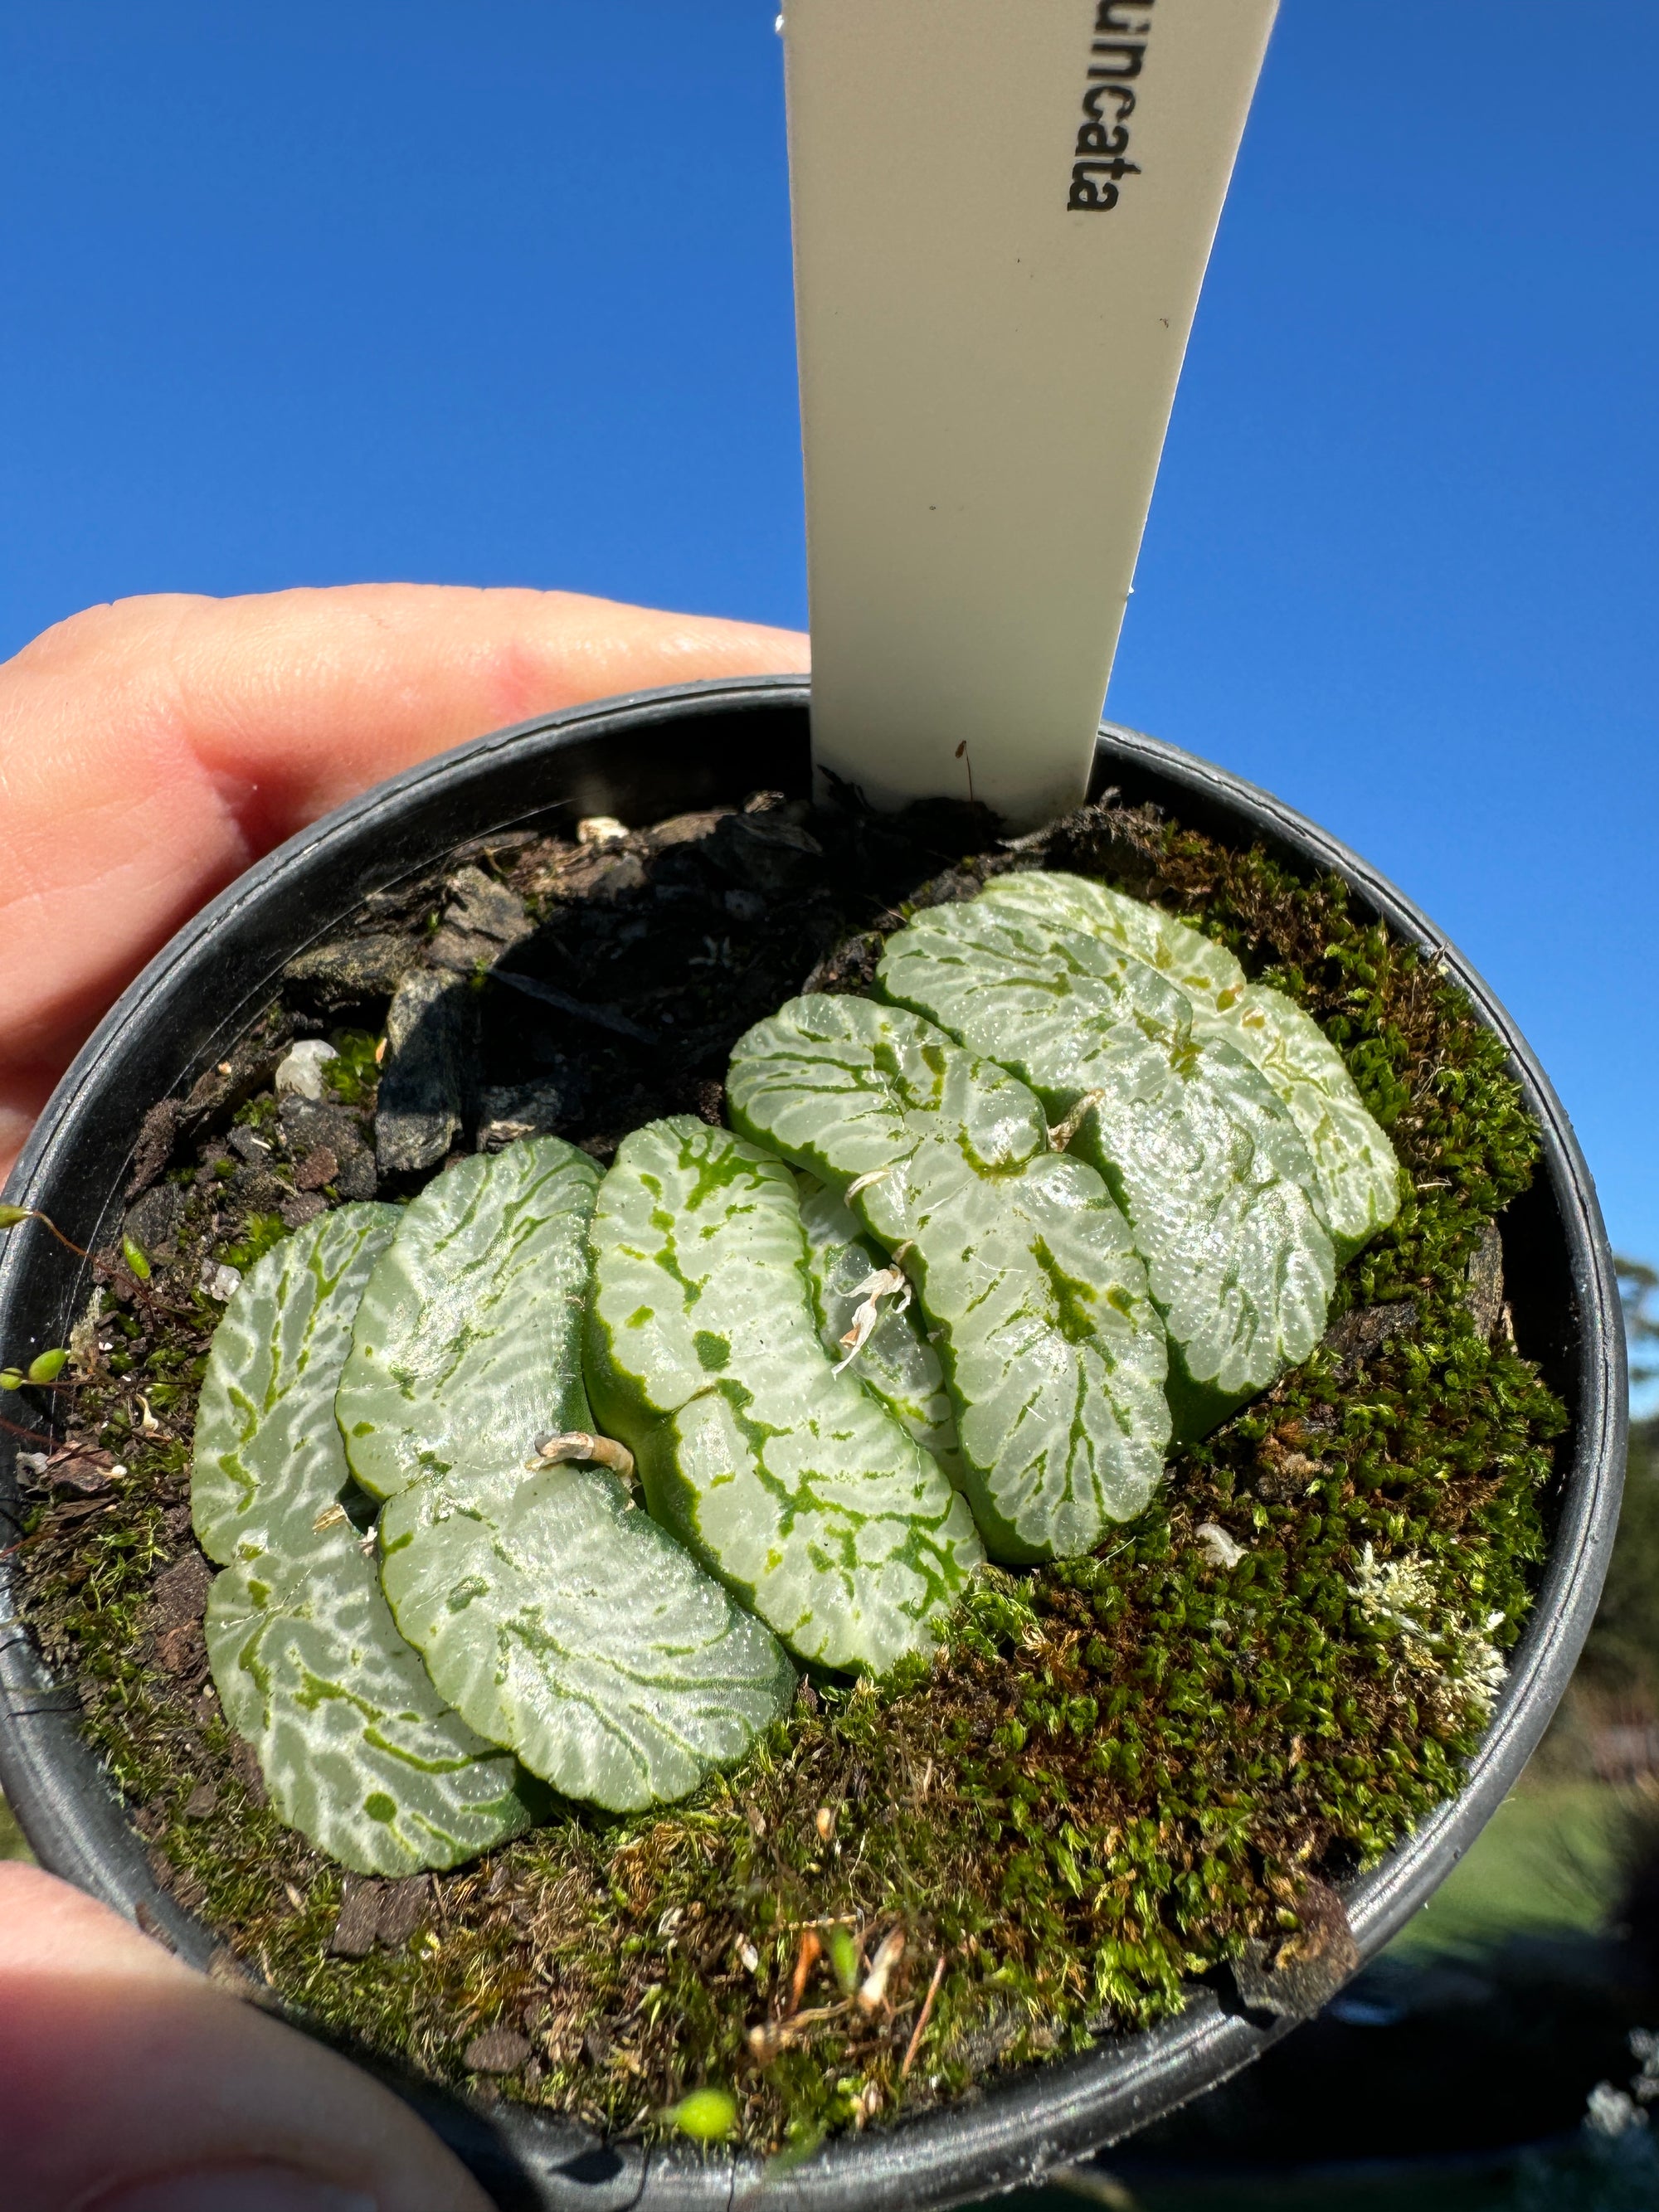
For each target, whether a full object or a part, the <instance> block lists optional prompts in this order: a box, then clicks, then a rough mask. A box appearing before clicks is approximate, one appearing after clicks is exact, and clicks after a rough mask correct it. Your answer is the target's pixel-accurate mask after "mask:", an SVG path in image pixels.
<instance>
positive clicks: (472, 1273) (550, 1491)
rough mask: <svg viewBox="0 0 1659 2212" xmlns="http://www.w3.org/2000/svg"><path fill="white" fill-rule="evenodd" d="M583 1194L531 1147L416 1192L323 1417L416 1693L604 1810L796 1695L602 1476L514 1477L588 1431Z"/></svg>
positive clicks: (555, 1149) (762, 1638)
mask: <svg viewBox="0 0 1659 2212" xmlns="http://www.w3.org/2000/svg"><path fill="white" fill-rule="evenodd" d="M598 1185H599V1170H598V1169H597V1168H596V1167H595V1166H594V1164H593V1163H592V1160H591V1159H589V1158H588V1157H587V1155H586V1153H584V1152H577V1151H576V1150H575V1149H574V1147H573V1146H569V1145H567V1144H564V1143H562V1141H561V1140H560V1139H558V1138H557V1137H543V1138H538V1139H532V1140H530V1141H526V1142H522V1143H520V1144H515V1145H509V1146H507V1148H506V1149H505V1150H504V1151H502V1152H499V1153H497V1154H495V1156H494V1157H493V1158H478V1159H471V1160H465V1161H463V1162H461V1163H460V1164H459V1165H457V1166H455V1167H453V1168H450V1169H448V1170H446V1171H445V1173H444V1174H442V1175H441V1176H437V1177H436V1178H435V1181H433V1182H430V1183H428V1185H427V1188H425V1190H424V1191H422V1194H421V1195H420V1196H419V1197H418V1198H417V1199H416V1200H415V1201H414V1203H413V1204H412V1205H411V1206H409V1208H408V1209H407V1211H406V1212H404V1213H403V1215H402V1216H401V1217H400V1218H399V1220H398V1231H397V1234H396V1236H395V1237H394V1238H393V1239H392V1243H391V1244H390V1245H389V1246H388V1247H387V1248H386V1251H385V1252H384V1253H383V1254H382V1255H381V1257H380V1260H379V1261H377V1262H376V1264H375V1267H374V1273H373V1274H372V1275H371V1276H370V1277H369V1281H368V1290H367V1291H366V1292H365V1293H364V1297H363V1302H362V1306H361V1307H360V1308H359V1310H358V1315H357V1321H356V1328H355V1330H354V1334H353V1343H352V1350H351V1355H350V1358H349V1359H348V1361H347V1363H346V1367H345V1372H344V1375H343V1378H342V1382H341V1387H340V1391H339V1395H338V1399H337V1413H338V1416H339V1422H340V1427H341V1430H342V1431H343V1434H344V1437H345V1439H346V1443H347V1448H348V1449H349V1451H350V1452H351V1454H352V1455H353V1458H354V1461H355V1463H356V1467H357V1468H358V1470H359V1472H360V1476H361V1479H362V1481H363V1482H364V1485H365V1486H366V1487H369V1488H373V1489H374V1490H377V1491H380V1492H382V1493H384V1494H386V1496H387V1497H388V1499H389V1502H388V1504H387V1506H386V1512H385V1514H384V1516H383V1517H382V1520H381V1524H380V1562H381V1564H380V1579H381V1583H382V1586H383V1588H384V1589H385V1592H386V1598H387V1601H388V1602H389V1603H390V1605H391V1607H392V1614H393V1617H394V1618H395V1620H397V1623H398V1627H399V1628H400V1629H401V1631H402V1632H403V1633H404V1635H405V1636H406V1637H407V1638H409V1640H410V1643H411V1644H414V1645H415V1646H416V1648H417V1649H418V1650H419V1651H420V1652H421V1654H422V1657H423V1658H424V1659H425V1662H426V1664H427V1668H428V1672H429V1673H430V1674H431V1676H432V1679H433V1681H434V1682H435V1684H436V1686H437V1687H438V1688H439V1689H440V1690H441V1692H442V1693H443V1695H444V1696H445V1697H446V1698H447V1699H450V1700H451V1701H452V1702H453V1704H454V1705H455V1706H456V1708H457V1710H458V1711H459V1712H460V1713H461V1714H462V1715H463V1716H464V1717H465V1719H467V1720H468V1721H470V1722H471V1723H472V1725H473V1726H474V1727H475V1728H477V1729H478V1730H479V1732H480V1733H481V1734H482V1735H487V1736H489V1737H490V1738H491V1739H492V1740H493V1741H495V1742H496V1743H501V1744H505V1745H507V1746H508V1747H510V1748H511V1749H513V1750H514V1751H516V1752H517V1753H519V1755H520V1758H521V1759H522V1760H523V1762H524V1764H525V1765H526V1766H528V1767H529V1768H530V1769H531V1770H532V1772H534V1773H537V1774H539V1775H542V1776H543V1777H544V1778H545V1779H546V1780H548V1781H550V1782H551V1783H552V1784H554V1785H555V1786H556V1788H558V1789H560V1790H563V1791H564V1792H565V1793H566V1794H567V1795H568V1796H579V1797H586V1798H588V1799H590V1800H592V1802H595V1803H597V1804H600V1805H604V1806H606V1807H608V1808H611V1809H612V1810H613V1811H623V1810H633V1809H635V1808H639V1807H641V1806H645V1805H648V1804H650V1803H652V1802H653V1801H656V1800H659V1799H666V1798H672V1797H682V1796H684V1795H685V1793H686V1792H687V1791H688V1790H692V1789H695V1788H696V1785H697V1784H698V1783H700V1782H701V1781H702V1779H703V1778H704V1777H705V1776H706V1775H707V1774H708V1771H709V1770H710V1769H711V1768H712V1767H714V1766H715V1765H722V1764H724V1763H726V1761H727V1760H730V1759H735V1758H738V1757H739V1756H741V1754H742V1753H744V1752H745V1751H747V1750H748V1749H749V1747H750V1745H751V1744H752V1743H753V1742H754V1741H755V1738H756V1736H757V1734H758V1733H759V1732H760V1730H762V1729H764V1728H765V1727H766V1726H767V1725H768V1724H769V1723H770V1722H771V1721H773V1720H775V1718H776V1717H778V1715H779V1713H780V1712H781V1711H783V1710H784V1709H785V1708H786V1707H787V1704H788V1700H789V1698H790V1696H791V1695H792V1694H793V1688H794V1677H793V1674H792V1673H791V1671H790V1668H789V1665H788V1662H787V1660H786V1659H785V1658H784V1656H783V1654H782V1652H781V1650H779V1649H778V1646H777V1644H776V1643H775V1641H774V1639H773V1638H771V1637H770V1636H769V1635H768V1634H767V1632H766V1631H765V1630H764V1629H763V1627H761V1626H760V1625H759V1623H758V1622H757V1621H753V1620H750V1619H749V1618H748V1617H747V1616H746V1615H745V1614H744V1613H740V1612H738V1609H737V1608H736V1607H734V1606H733V1605H732V1601H731V1600H730V1599H729V1598H728V1597H727V1595H726V1592H725V1591H724V1590H723V1589H720V1587H719V1585H718V1584H717V1583H713V1582H711V1581H710V1580H709V1578H708V1577H707V1576H706V1575H705V1574H704V1573H703V1572H702V1570H701V1568H699V1567H698V1566H697V1565H696V1564H695V1563H694V1562H693V1561H692V1560H691V1559H690V1558H688V1556H687V1555H686V1553H684V1551H682V1550H681V1549H680V1547H678V1545H677V1544H676V1543H675V1542H674V1541H673V1540H672V1539H671V1537H670V1536H668V1535H666V1534H665V1533H664V1532H663V1531H662V1530H661V1529H660V1528H657V1527H656V1525H655V1524H654V1523H653V1522H652V1521H650V1520H649V1519H648V1518H647V1516H645V1515H644V1514H642V1513H638V1512H635V1511H633V1510H629V1507H628V1504H627V1502H626V1498H625V1496H624V1494H623V1492H622V1489H621V1487H620V1486H619V1485H618V1484H617V1480H616V1479H615V1477H614V1476H612V1475H610V1474H605V1473H604V1472H603V1471H601V1470H600V1469H599V1468H589V1467H581V1468H573V1467H550V1468H545V1469H536V1470H535V1471H533V1472H531V1471H527V1463H532V1464H533V1453H534V1449H535V1446H536V1443H537V1441H538V1438H539V1437H542V1436H543V1435H544V1434H546V1433H548V1432H550V1431H553V1432H568V1431H572V1430H586V1429H588V1428H590V1427H591V1425H592V1415H591V1414H590V1413H589V1411H588V1406H587V1396H586V1391H585V1390H584V1389H583V1387H582V1376H581V1336H582V1316H583V1310H584V1307H585V1304H586V1290H587V1279H588V1251H587V1229H588V1223H589V1220H590V1218H591V1217H592V1211H593V1197H594V1193H595V1191H596V1189H597V1188H598Z"/></svg>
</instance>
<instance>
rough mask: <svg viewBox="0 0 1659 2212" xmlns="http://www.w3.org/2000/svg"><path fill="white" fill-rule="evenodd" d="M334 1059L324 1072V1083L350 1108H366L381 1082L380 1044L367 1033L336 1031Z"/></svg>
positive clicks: (333, 1041) (331, 1037) (366, 1031)
mask: <svg viewBox="0 0 1659 2212" xmlns="http://www.w3.org/2000/svg"><path fill="white" fill-rule="evenodd" d="M329 1042H330V1043H331V1045H332V1046H333V1048H334V1054H335V1056H334V1058H333V1059H332V1060H329V1061H327V1062H326V1063H325V1066H324V1068H323V1081H324V1082H325V1084H326V1085H328V1087H329V1089H330V1090H331V1091H332V1092H333V1093H334V1095H335V1097H337V1098H338V1099H339V1100H341V1102H342V1103H343V1104H345V1105H347V1106H363V1105H367V1104H368V1102H369V1100H370V1099H371V1098H372V1097H374V1085H375V1084H376V1083H377V1082H378V1081H379V1080H380V1051H381V1043H380V1039H379V1038H378V1037H376V1036H373V1035H371V1033H370V1032H369V1031H368V1030H335V1031H334V1032H333V1034H332V1035H331V1036H330V1038H329Z"/></svg>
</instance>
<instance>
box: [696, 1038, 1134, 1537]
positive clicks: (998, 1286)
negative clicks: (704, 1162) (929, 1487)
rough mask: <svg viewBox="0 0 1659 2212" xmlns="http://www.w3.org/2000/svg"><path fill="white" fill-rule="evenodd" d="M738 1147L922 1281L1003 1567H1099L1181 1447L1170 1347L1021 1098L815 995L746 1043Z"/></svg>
mask: <svg viewBox="0 0 1659 2212" xmlns="http://www.w3.org/2000/svg"><path fill="white" fill-rule="evenodd" d="M727 1095H728V1097H729V1098H730V1101H731V1109H732V1119H733V1121H734V1122H735V1123H736V1124H737V1126H738V1127H739V1128H740V1129H742V1130H743V1131H744V1133H745V1134H747V1135H749V1136H750V1137H752V1138H754V1139H756V1140H757V1142H760V1143H763V1144H768V1145H770V1146H773V1147H774V1148H775V1150H776V1151H778V1152H781V1153H782V1154H783V1155H784V1157H785V1158H787V1159H788V1160H791V1161H793V1163H794V1164H795V1165H797V1166H798V1167H800V1168H803V1169H805V1170H806V1171H807V1172H808V1173H809V1174H811V1175H812V1176H816V1177H817V1180H818V1181H820V1182H823V1183H825V1184H827V1185H828V1186H829V1187H830V1188H833V1189H835V1190H836V1191H837V1192H838V1193H839V1194H841V1195H842V1197H843V1198H844V1199H845V1200H846V1202H847V1204H848V1207H849V1208H850V1210H851V1212H853V1214H854V1218H856V1219H857V1220H858V1221H859V1222H860V1224H861V1225H862V1226H863V1227H864V1228H865V1230H866V1231H867V1232H868V1233H869V1234H871V1235H872V1236H873V1237H875V1238H876V1239H877V1241H878V1243H880V1244H881V1246H882V1247H883V1249H884V1250H885V1251H887V1252H888V1253H890V1254H891V1255H894V1256H895V1257H896V1258H898V1259H900V1260H901V1261H902V1264H903V1266H904V1267H905V1268H906V1270H907V1271H908V1273H910V1274H911V1275H912V1276H913V1277H914V1279H915V1282H916V1284H917V1287H918V1292H919V1295H920V1297H921V1304H922V1307H923V1310H924V1311H925V1312H926V1314H927V1319H928V1322H929V1323H930V1326H931V1328H933V1329H935V1330H937V1331H938V1333H939V1337H938V1348H939V1354H940V1358H941V1360H942V1363H943V1365H944V1369H945V1376H946V1379H947V1382H948V1384H949V1387H950V1389H951V1397H952V1399H953V1401H954V1402H955V1405H956V1408H957V1432H958V1438H959V1442H960V1444H961V1449H962V1457H963V1477H964V1481H965V1484H966V1487H967V1491H968V1495H969V1498H971V1500H972V1502H973V1507H974V1513H975V1519H976V1520H977V1521H978V1522H979V1525H980V1529H981V1534H983V1535H984V1538H985V1541H986V1544H987V1548H988V1549H989V1550H990V1552H991V1553H993V1555H994V1557H996V1558H999V1559H1041V1558H1048V1557H1054V1556H1059V1557H1066V1556H1069V1555H1071V1554H1073V1553H1079V1552H1084V1551H1088V1550H1091V1549H1092V1547H1094V1546H1095V1545H1096V1544H1097V1543H1098V1542H1099V1541H1100V1540H1101V1537H1102V1536H1103V1534H1105V1532H1106V1530H1107V1528H1109V1525H1110V1524H1111V1523H1112V1522H1115V1521H1120V1520H1124V1519H1127V1518H1128V1517H1129V1516H1132V1515H1133V1514H1135V1513H1138V1512H1139V1510H1140V1509H1141V1507H1142V1506H1143V1505H1144V1504H1146V1499H1147V1498H1148V1497H1149V1496H1150V1495H1151V1492H1152V1487H1153V1486H1154V1484H1155V1483H1156V1482H1157V1480H1158V1474H1159V1472H1160V1470H1161V1468H1162V1466H1163V1461H1164V1445H1165V1443H1167V1441H1168V1437H1169V1433H1170V1414H1169V1408H1168V1406H1167V1404H1166V1402H1165V1400H1164V1389H1163V1385H1164V1374H1165V1362H1166V1352H1165V1342H1164V1328H1163V1324H1162V1322H1160V1320H1159V1318H1158V1312H1157V1310H1156V1309H1155V1307H1154V1305H1153V1303H1152V1297H1151V1296H1150V1294H1149V1291H1148V1287H1147V1281H1146V1270H1145V1268H1144V1267H1143V1266H1142V1265H1141V1262H1140V1261H1139V1259H1138V1258H1137V1257H1136V1256H1135V1254H1134V1252H1133V1248H1132V1245H1131V1242H1130V1236H1129V1229H1128V1225H1127V1222H1126V1221H1125V1219H1124V1217H1123V1215H1122V1213H1121V1212H1120V1211H1119V1209H1118V1207H1117V1206H1115V1204H1114V1203H1113V1201H1112V1199H1111V1196H1110V1194H1109V1192H1108V1190H1107V1188H1106V1186H1105V1184H1104V1183H1103V1182H1102V1180H1101V1178H1100V1177H1099V1176H1097V1174H1096V1173H1095V1172H1094V1170H1092V1169H1091V1168H1090V1167H1087V1166H1085V1164H1083V1162H1081V1161H1080V1160H1075V1159H1071V1158H1066V1156H1065V1155H1063V1154H1060V1153H1057V1152H1054V1151H1053V1150H1052V1149H1051V1147H1050V1145H1049V1141H1048V1125H1047V1122H1046V1121H1045V1118H1044V1115H1043V1111H1042V1106H1041V1105H1040V1104H1039V1103H1038V1101H1037V1099H1036V1097H1034V1096H1033V1095H1032V1093H1031V1092H1030V1091H1029V1090H1028V1089H1027V1088H1026V1087H1025V1085H1024V1084H1023V1083H1020V1082H1018V1081H1017V1080H1016V1079H1014V1078H1013V1077H1012V1076H1011V1075H1009V1074H1008V1073H1006V1071H1005V1070H1003V1069H1002V1068H1000V1067H998V1066H994V1065H992V1064H991V1063H990V1062H989V1061H988V1060H979V1059H975V1057H974V1056H973V1055H972V1054H969V1053H968V1052H964V1051H963V1050H962V1049H961V1048H959V1047H958V1046H957V1045H955V1044H953V1043H952V1042H951V1040H950V1039H949V1038H948V1037H947V1036H945V1034H944V1032H943V1031H942V1030H939V1029H937V1028H935V1027H934V1026H933V1024H932V1023H931V1022H927V1021H923V1020H921V1019H919V1018H917V1017H916V1016H915V1015H914V1014H911V1013H907V1012H902V1011H901V1010H899V1009H897V1008H894V1007H889V1006H875V1005H872V1003H871V1002H870V1001H869V1000H863V999H854V998H832V997H829V996H821V995H815V996H811V997H807V998H803V999H793V1000H790V1002H789V1004H788V1005H787V1006H785V1007H783V1008H782V1010H781V1012H779V1013H777V1014H775V1016H773V1017H772V1018H771V1019H770V1020H769V1021H764V1022H762V1023H760V1024H757V1027H755V1028H754V1029H752V1030H750V1031H749V1032H748V1034H747V1035H746V1036H744V1037H743V1038H742V1039H740V1040H739V1042H738V1047H737V1049H736V1051H735V1052H734V1054H733V1055H732V1066H731V1068H730V1071H729V1073H728V1077H727Z"/></svg>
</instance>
